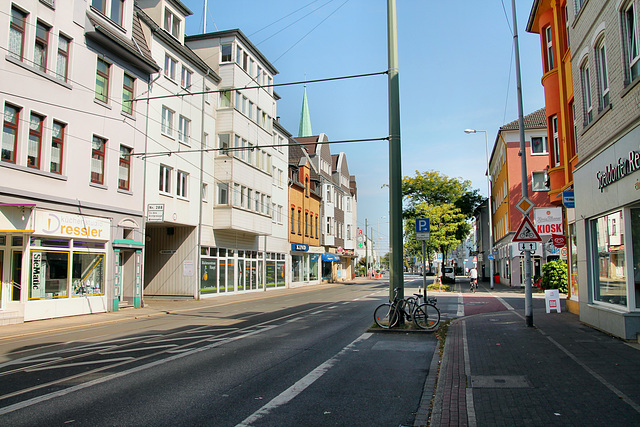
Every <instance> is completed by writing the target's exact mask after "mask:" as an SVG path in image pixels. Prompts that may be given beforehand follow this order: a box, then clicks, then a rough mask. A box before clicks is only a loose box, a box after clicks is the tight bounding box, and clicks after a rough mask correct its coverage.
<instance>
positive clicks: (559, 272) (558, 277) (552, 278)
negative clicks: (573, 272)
mask: <svg viewBox="0 0 640 427" xmlns="http://www.w3.org/2000/svg"><path fill="white" fill-rule="evenodd" d="M542 287H543V288H545V289H558V290H560V292H563V293H566V292H567V287H568V280H567V264H565V263H564V261H562V260H557V261H549V262H547V263H546V264H544V265H543V266H542Z"/></svg>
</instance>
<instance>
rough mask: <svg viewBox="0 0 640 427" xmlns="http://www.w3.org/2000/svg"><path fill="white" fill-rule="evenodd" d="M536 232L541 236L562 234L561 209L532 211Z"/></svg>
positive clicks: (547, 208)
mask: <svg viewBox="0 0 640 427" xmlns="http://www.w3.org/2000/svg"><path fill="white" fill-rule="evenodd" d="M533 220H534V222H535V224H536V231H537V232H538V234H541V235H545V234H546V235H549V234H560V233H562V208H561V207H553V208H552V207H546V208H535V209H534V210H533Z"/></svg>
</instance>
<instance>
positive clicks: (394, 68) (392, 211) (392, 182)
mask: <svg viewBox="0 0 640 427" xmlns="http://www.w3.org/2000/svg"><path fill="white" fill-rule="evenodd" d="M387 40H388V48H389V241H390V248H389V249H390V262H389V272H390V279H389V300H392V299H393V290H394V289H398V297H399V298H404V274H403V271H402V258H403V245H402V161H401V157H402V150H401V145H400V83H399V80H398V28H397V17H396V0H387Z"/></svg>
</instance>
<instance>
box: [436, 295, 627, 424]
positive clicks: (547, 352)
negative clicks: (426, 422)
mask: <svg viewBox="0 0 640 427" xmlns="http://www.w3.org/2000/svg"><path fill="white" fill-rule="evenodd" d="M533 318H534V325H535V327H532V328H529V327H527V326H526V325H525V320H524V317H523V316H522V313H519V312H518V311H517V310H509V311H500V312H494V313H484V314H477V315H473V316H468V317H462V318H459V319H456V320H455V321H453V322H452V323H451V325H450V327H449V331H448V335H447V339H446V345H445V351H444V355H443V361H442V366H441V369H440V373H439V377H438V385H437V390H436V396H435V399H434V404H433V411H432V414H431V420H430V425H432V426H548V425H560V426H564V425H567V426H576V425H581V426H583V425H584V426H586V425H588V426H599V425H602V426H604V425H607V426H611V425H625V426H626V425H640V387H639V386H638V385H639V384H640V351H639V349H640V346H638V344H632V343H627V342H624V341H622V340H620V339H617V338H614V337H611V336H609V335H607V334H605V333H602V332H599V331H597V330H594V329H592V328H590V327H588V326H586V325H584V324H582V323H580V321H579V320H578V316H576V315H574V314H571V313H568V312H562V313H551V314H546V313H545V310H544V300H540V299H538V300H534V312H533Z"/></svg>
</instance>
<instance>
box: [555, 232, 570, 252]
mask: <svg viewBox="0 0 640 427" xmlns="http://www.w3.org/2000/svg"><path fill="white" fill-rule="evenodd" d="M551 239H552V241H553V246H555V247H556V248H558V249H560V248H564V247H565V246H567V238H566V237H565V236H563V235H562V234H552V235H551Z"/></svg>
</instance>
